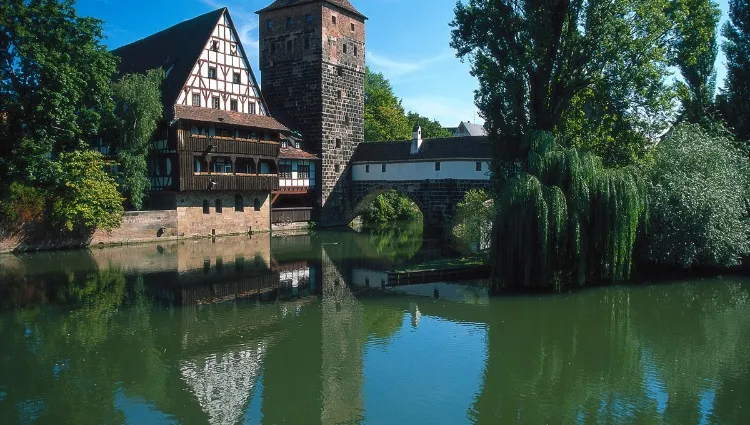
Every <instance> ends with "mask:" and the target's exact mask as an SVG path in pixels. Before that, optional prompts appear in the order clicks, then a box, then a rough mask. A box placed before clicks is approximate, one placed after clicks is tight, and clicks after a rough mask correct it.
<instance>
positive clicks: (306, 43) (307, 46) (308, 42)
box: [305, 37, 310, 49]
mask: <svg viewBox="0 0 750 425" xmlns="http://www.w3.org/2000/svg"><path fill="white" fill-rule="evenodd" d="M309 48H310V37H305V49H309Z"/></svg>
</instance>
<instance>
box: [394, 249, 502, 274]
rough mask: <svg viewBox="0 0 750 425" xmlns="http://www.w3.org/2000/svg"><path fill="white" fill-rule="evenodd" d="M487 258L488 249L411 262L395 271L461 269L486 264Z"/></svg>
mask: <svg viewBox="0 0 750 425" xmlns="http://www.w3.org/2000/svg"><path fill="white" fill-rule="evenodd" d="M488 259H489V251H479V252H474V253H471V254H469V255H465V256H463V257H458V258H445V259H442V260H435V261H430V262H427V263H422V264H413V265H409V266H405V267H402V268H399V269H396V270H393V272H395V273H405V272H423V271H432V270H450V269H463V268H471V267H480V266H484V265H487V261H488Z"/></svg>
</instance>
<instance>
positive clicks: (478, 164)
mask: <svg viewBox="0 0 750 425" xmlns="http://www.w3.org/2000/svg"><path fill="white" fill-rule="evenodd" d="M477 171H482V163H481V162H477Z"/></svg>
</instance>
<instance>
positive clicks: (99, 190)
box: [52, 149, 123, 230]
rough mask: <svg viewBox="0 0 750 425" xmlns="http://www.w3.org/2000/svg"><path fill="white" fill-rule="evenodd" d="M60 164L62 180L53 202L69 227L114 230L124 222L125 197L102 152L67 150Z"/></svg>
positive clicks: (61, 220) (55, 212) (57, 214)
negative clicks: (107, 170)
mask: <svg viewBox="0 0 750 425" xmlns="http://www.w3.org/2000/svg"><path fill="white" fill-rule="evenodd" d="M56 166H57V167H56V168H57V170H58V172H59V175H60V182H61V183H60V186H59V187H58V189H57V193H56V194H55V199H54V202H53V206H52V216H53V219H54V221H56V222H57V223H58V224H60V225H62V226H65V227H66V228H67V229H68V230H73V228H75V227H77V226H85V227H88V228H103V229H106V230H111V229H112V228H115V227H118V226H119V225H120V221H121V220H122V214H123V207H122V198H121V197H120V194H119V192H118V191H117V183H115V180H114V178H112V176H110V175H109V174H108V173H107V172H106V171H105V169H104V167H105V163H104V158H103V157H102V155H101V154H100V153H99V152H95V151H91V150H86V149H84V150H78V151H74V152H71V153H64V154H62V155H61V156H60V160H59V162H58V163H57V164H56Z"/></svg>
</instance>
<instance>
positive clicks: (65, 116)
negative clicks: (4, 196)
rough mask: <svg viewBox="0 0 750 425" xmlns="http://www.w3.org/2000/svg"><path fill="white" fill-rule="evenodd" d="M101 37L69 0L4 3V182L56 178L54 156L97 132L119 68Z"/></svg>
mask: <svg viewBox="0 0 750 425" xmlns="http://www.w3.org/2000/svg"><path fill="white" fill-rule="evenodd" d="M101 40H102V25H101V21H99V20H96V19H92V18H86V17H79V16H77V15H76V11H75V8H74V2H73V1H72V0H8V1H3V2H0V116H1V118H0V140H2V143H0V181H2V182H3V183H6V184H7V183H8V182H11V181H15V180H18V179H22V180H26V181H30V182H44V183H49V182H51V181H54V180H55V177H56V176H55V175H54V174H53V170H54V167H53V166H52V164H51V163H52V162H53V161H54V158H55V156H56V155H57V154H58V153H60V152H68V151H71V150H72V149H76V148H77V147H78V145H79V141H80V140H85V141H88V140H92V139H93V138H94V137H96V136H97V135H98V134H99V132H100V130H101V128H100V124H101V119H102V115H103V114H108V113H110V112H111V111H112V109H113V107H112V102H111V96H110V93H111V78H112V76H113V75H114V73H115V69H116V61H115V58H114V56H113V55H111V54H110V53H109V52H108V51H107V48H106V47H105V46H104V45H103V44H102V42H101Z"/></svg>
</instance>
